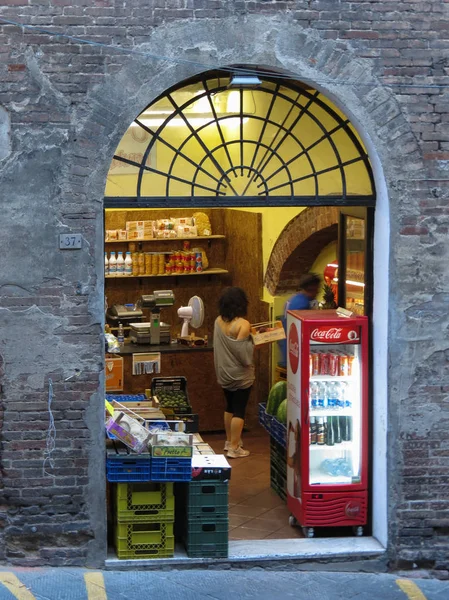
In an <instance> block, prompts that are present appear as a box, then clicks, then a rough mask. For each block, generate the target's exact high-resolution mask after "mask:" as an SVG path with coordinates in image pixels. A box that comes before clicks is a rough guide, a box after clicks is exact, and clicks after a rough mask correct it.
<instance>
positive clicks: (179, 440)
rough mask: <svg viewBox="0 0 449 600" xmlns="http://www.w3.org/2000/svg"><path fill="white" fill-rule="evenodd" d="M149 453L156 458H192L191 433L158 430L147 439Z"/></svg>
mask: <svg viewBox="0 0 449 600" xmlns="http://www.w3.org/2000/svg"><path fill="white" fill-rule="evenodd" d="M149 443H150V451H151V455H152V456H153V457H156V458H192V454H193V435H192V434H191V433H181V432H178V431H162V432H160V431H158V432H155V433H152V435H151V438H150V440H149Z"/></svg>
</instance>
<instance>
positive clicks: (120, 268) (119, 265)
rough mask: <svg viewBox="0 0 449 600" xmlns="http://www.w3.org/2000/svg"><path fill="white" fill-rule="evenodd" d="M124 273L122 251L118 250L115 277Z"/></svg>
mask: <svg viewBox="0 0 449 600" xmlns="http://www.w3.org/2000/svg"><path fill="white" fill-rule="evenodd" d="M124 274H125V259H124V258H123V252H119V253H118V256H117V277H122V276H123V275H124Z"/></svg>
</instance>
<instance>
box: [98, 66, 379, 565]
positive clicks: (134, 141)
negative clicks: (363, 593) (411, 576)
mask: <svg viewBox="0 0 449 600" xmlns="http://www.w3.org/2000/svg"><path fill="white" fill-rule="evenodd" d="M256 79H257V78H256ZM373 194H374V190H373V184H372V177H371V171H370V169H369V161H368V158H367V155H366V152H365V151H364V148H363V144H362V142H361V140H360V138H359V136H358V134H357V132H356V131H355V129H354V128H353V127H352V125H351V124H350V122H349V120H348V119H346V117H345V115H344V114H343V113H342V112H341V111H340V109H338V108H337V107H336V106H335V105H333V104H332V103H331V102H330V100H328V99H327V98H325V97H324V96H323V95H322V94H320V93H318V92H316V91H315V90H311V89H310V88H306V87H305V86H303V84H300V83H297V82H296V83H295V84H294V85H293V84H292V85H289V86H287V85H285V84H284V83H283V84H282V85H281V84H280V83H279V82H277V81H275V80H272V79H270V78H267V79H266V80H265V79H263V80H262V81H259V83H258V84H257V83H254V84H253V86H252V87H246V86H245V87H238V86H236V87H233V86H232V77H231V76H229V75H226V74H224V75H223V76H221V77H217V76H216V75H213V76H209V77H207V78H206V79H205V78H202V79H199V80H196V81H193V82H190V83H189V82H187V83H184V84H182V85H181V86H179V87H177V89H173V90H169V91H168V92H167V94H165V95H164V96H163V97H161V98H160V99H158V100H156V101H155V102H154V103H153V104H152V105H151V106H149V107H147V108H146V109H145V110H144V111H143V113H142V114H141V115H140V116H139V117H138V118H136V120H135V121H134V122H133V123H132V124H131V126H130V127H129V129H128V130H127V132H126V133H125V135H124V136H123V138H122V140H121V142H120V144H119V146H118V148H117V150H116V153H115V155H114V159H113V161H112V164H111V168H110V170H109V174H108V177H107V183H106V190H105V217H104V228H105V311H106V312H105V321H106V331H107V333H110V334H112V335H113V336H114V337H115V339H116V340H117V342H118V345H119V348H118V349H117V348H115V351H113V352H110V349H111V348H110V347H108V346H107V345H106V369H105V372H106V394H107V399H108V400H110V401H111V402H112V401H119V402H120V403H123V406H126V407H129V406H130V405H131V403H132V402H133V401H136V400H139V402H137V403H136V404H135V405H134V406H135V410H136V411H137V412H139V410H138V408H137V406H138V405H141V404H142V403H143V404H142V406H143V409H142V410H143V413H142V414H143V415H144V416H145V409H146V401H147V400H150V399H151V397H152V396H153V395H156V394H154V392H155V389H156V388H155V385H157V384H154V383H153V380H154V381H155V382H157V381H158V380H164V379H166V380H168V381H170V380H172V381H174V380H178V379H179V378H181V380H182V381H183V382H184V383H182V384H181V387H182V389H183V390H184V392H187V398H188V404H187V405H188V410H189V412H188V413H186V412H185V411H184V406H183V405H182V401H180V405H178V406H175V407H173V406H171V407H168V410H164V406H163V402H164V396H163V393H162V396H161V395H160V396H159V398H158V400H159V403H160V404H159V405H158V409H159V411H160V412H159V413H158V414H159V415H160V414H161V412H162V413H163V414H164V417H166V418H167V420H170V419H172V418H173V419H174V420H176V419H183V421H181V422H183V423H185V424H184V426H183V427H184V431H185V432H188V433H190V432H191V433H195V434H197V436H198V437H197V439H196V441H194V453H195V452H199V453H205V454H207V453H208V452H210V453H211V454H212V453H215V455H218V456H219V455H223V454H224V452H223V448H224V442H225V435H224V426H223V409H224V398H223V392H222V390H221V389H220V388H219V386H218V384H217V383H216V378H215V372H214V361H213V326H214V321H215V319H216V317H217V315H218V308H217V304H218V299H219V297H220V294H221V293H222V291H223V290H224V288H225V287H227V286H239V287H242V288H243V289H244V290H245V292H246V294H247V296H248V300H249V309H248V320H249V321H250V323H251V324H273V323H274V322H276V321H277V320H278V319H279V318H281V317H282V316H283V311H284V305H285V302H286V300H287V299H288V298H289V297H291V296H292V294H294V293H296V292H297V291H298V288H297V285H298V281H299V278H300V276H301V275H303V274H304V273H307V272H311V273H317V274H318V275H320V277H321V278H322V286H321V288H320V291H319V294H318V296H317V298H316V300H317V302H318V305H319V307H320V308H323V309H331V308H336V307H337V306H343V307H345V308H347V309H348V310H350V311H351V312H352V313H354V314H359V315H363V314H368V315H369V313H370V309H371V308H370V303H371V284H370V282H371V275H370V264H371V262H370V261H371V252H370V244H371V238H372V231H371V220H372V212H371V209H370V208H369V206H370V203H369V199H372V198H373ZM211 197H213V200H214V203H213V204H212V205H211V204H210V202H209V200H210V198H211ZM269 197H270V198H271V200H270V201H269V202H267V201H266V200H267V198H269ZM287 198H289V199H290V204H287V202H288V200H287ZM312 198H313V200H312ZM183 199H185V201H183ZM301 199H303V203H304V204H303V205H301ZM358 199H359V200H361V201H360V205H357V200H358ZM367 199H368V200H367ZM276 200H279V203H280V205H277V206H276ZM245 202H247V204H245ZM264 204H265V205H264ZM269 204H272V205H269ZM367 206H368V208H367ZM323 208H324V210H323ZM326 213H327V214H326ZM295 239H296V240H297V243H295V242H294V240H295ZM292 240H293V241H292ZM111 258H112V259H113V260H112V261H111ZM126 259H127V260H126ZM269 275H270V277H269ZM254 364H255V371H256V381H255V384H254V386H253V389H252V392H251V399H250V402H249V404H248V408H247V413H246V418H245V429H244V434H243V442H244V447H245V448H246V449H248V450H249V451H250V455H249V456H248V457H247V458H241V459H236V460H231V459H229V460H228V461H227V463H228V465H229V466H230V467H231V476H230V479H229V481H228V482H227V484H226V485H227V486H228V487H227V489H226V498H227V502H226V504H227V505H226V507H225V508H224V507H221V508H222V509H223V511H225V512H226V519H224V518H223V520H224V521H225V523H226V525H225V528H226V532H224V531H222V529H223V528H220V527H221V526H220V527H217V531H218V530H220V531H219V533H220V536H221V537H219V538H217V539H219V541H220V542H223V540H224V538H226V549H227V548H228V546H227V544H228V541H229V542H232V541H237V540H251V539H254V540H261V539H267V540H269V539H282V538H295V537H303V536H304V531H303V530H302V529H301V527H291V526H290V524H289V516H290V511H289V510H288V508H287V505H286V480H285V479H286V474H285V473H286V464H285V443H284V444H283V440H282V435H283V433H282V425H283V426H284V429H285V423H281V427H280V429H279V430H278V431H277V433H276V435H274V434H272V433H271V432H268V431H267V430H266V428H265V427H264V416H262V415H261V410H264V408H263V407H264V406H265V404H266V402H267V399H268V397H269V394H270V390H271V389H272V388H273V386H274V385H275V384H277V383H278V382H280V381H285V380H286V355H285V345H284V344H283V343H282V342H274V343H267V344H261V345H260V346H259V347H258V348H257V352H255V359H254ZM178 383H179V382H178ZM176 385H177V384H176ZM183 386H184V387H183ZM158 389H159V392H161V390H162V388H158ZM181 395H182V394H181ZM185 396H186V394H184V397H185ZM161 397H162V400H161ZM178 400H179V399H178ZM161 402H162V404H161ZM130 414H134V413H130ZM187 423H188V424H187ZM279 436H280V437H279ZM111 437H112V438H113V436H108V437H107V441H106V444H107V453H108V454H107V456H108V457H111V456H112V454H111V453H113V452H117V447H116V446H117V444H120V441H119V440H117V439H115V440H114V439H111ZM284 442H285V440H284ZM113 446H114V448H113ZM195 448H196V450H195ZM126 452H127V453H128V455H127V457H128V459H129V456H130V455H131V458H132V452H131V454H130V450H129V449H128V450H126ZM134 458H135V459H136V461H138V460H139V458H137V457H136V456H134ZM153 461H154V458H153ZM108 464H109V463H108ZM217 464H218V463H217ZM141 465H143V463H141ZM108 468H109V467H108ZM141 468H142V469H143V466H142V467H141ZM217 472H218V471H217ZM224 479H226V476H224ZM118 481H119V482H128V481H131V482H133V483H132V485H133V486H135V485H137V486H138V485H141V486H142V490H143V491H142V494H143V493H144V491H145V489H148V490H150V488H151V485H150V484H144V483H137V484H136V482H144V481H147V480H146V479H144V478H140V479H139V478H136V479H134V480H133V479H129V480H128V479H126V478H125V479H124V480H121V479H114V477H111V478H109V477H108V506H109V512H108V521H109V523H108V535H109V542H110V545H111V547H114V546H115V547H117V539H121V540H122V544H123V543H125V546H126V544H128V546H126V548H127V549H128V550H129V552H128V553H127V552H126V551H125V552H123V551H122V553H121V555H120V554H119V553H118V556H119V558H123V557H128V558H138V557H144V558H150V557H152V554H153V557H155V558H157V557H169V556H172V555H173V554H170V552H168V553H164V552H161V553H159V550H158V546H157V543H154V544H153V545H151V544H150V546H151V548H153V550H147V547H146V546H145V543H144V542H142V540H144V541H145V542H146V541H148V540H149V539H150V538H145V536H144V535H143V534H144V533H145V534H146V535H150V537H151V534H150V533H148V532H149V531H153V530H156V529H157V527H159V529H160V526H159V525H158V526H156V525H154V521H151V519H150V521H151V522H152V525H151V527H150V526H146V525H144V520H143V517H142V518H141V520H140V521H139V519H138V520H137V523H140V525H135V524H134V525H133V526H132V527H133V533H132V534H131V533H130V529H126V527H125V526H124V525H122V524H120V519H118V521H117V518H116V517H115V516H114V515H115V512H116V511H118V508H117V506H119V505H120V502H121V500H120V497H119V496H120V494H121V493H122V492H123V489H125V488H123V489H121V491H120V492H119V491H117V490H118V487H117V489H116V487H115V486H123V485H124V483H119V484H117V483H116V482H118ZM164 481H168V480H164ZM174 481H175V483H174V490H175V509H174V511H175V514H176V511H179V510H180V508H181V506H182V505H183V504H185V503H186V502H187V504H188V501H186V500H185V496H183V495H182V494H185V493H186V492H185V491H181V492H178V493H177V494H176V488H177V486H179V484H178V483H176V481H177V480H176V479H175V480H174ZM126 485H128V488H130V487H131V484H130V483H127V484H126ZM145 485H150V487H148V488H145ZM163 485H164V484H163ZM167 485H169V484H167ZM136 489H137V492H135V493H136V497H137V495H138V493H139V491H138V490H139V489H140V488H137V487H136ZM151 489H153V488H151ZM123 493H127V494H128V495H127V498H128V499H127V502H128V508H129V506H130V502H131V500H130V495H131V492H130V491H129V490H128V491H127V492H123ZM132 493H133V494H134V492H132ZM149 493H154V492H153V491H151V492H149ZM189 493H190V492H187V494H189ZM141 502H142V506H143V507H148V506H150V505H151V506H152V505H153V501H151V502H150V501H147V500H145V501H143V500H142V499H141ZM137 512H138V511H136V514H137ZM144 512H145V511H141V513H142V515H143V514H144ZM222 515H224V512H222ZM184 518H185V517H183V516H181V517H180V519H179V521H180V522H181V521H182V520H184ZM189 519H190V517H189ZM189 522H190V520H189ZM217 523H221V521H220V519H218V521H217ZM128 527H131V526H130V525H129V526H128ZM139 528H140V529H139ZM159 529H157V531H158V532H159ZM162 529H163V531H164V532H165V531H166V524H164V526H163V528H162ZM176 530H177V523H176V521H175V522H174V537H175V539H176V542H177V543H178V542H179V539H182V538H183V535H182V533H181V534H179V536H178V537H177V534H176ZM139 531H142V536H141V538H139ZM118 532H120V533H118ZM124 532H125V533H124ZM126 532H128V533H126ZM134 532H135V533H134ZM217 535H218V533H217ZM318 535H324V536H332V535H336V533H335V532H333V531H332V530H326V531H323V533H322V534H318ZM126 536H128V541H127V542H123V539H125V538H126ZM130 536H131V537H132V536H134V537H135V540H137V541H136V542H135V543H134V542H133V543H134V545H133V546H132V547H133V548H137V550H132V551H131V550H130V546H129V544H130V542H129V540H130V539H131V537H130ZM133 539H134V538H133ZM151 539H152V538H151ZM192 539H193V534H192ZM139 540H140V545H139V543H138V542H139ZM215 543H216V545H217V542H216V540H215ZM142 544H143V545H142ZM150 546H149V547H150ZM219 546H220V544H218V547H219ZM122 548H123V546H122ZM154 548H155V549H154ZM176 548H177V549H178V551H179V544H178V545H177V546H176ZM186 548H187V554H188V555H189V556H201V554H195V552H194V551H193V550H192V552H189V546H188V545H186ZM139 549H140V550H139ZM125 550H126V549H125ZM181 552H182V550H181ZM202 556H206V557H207V556H212V557H219V556H224V555H223V554H208V553H207V552H205V553H204V554H203V555H202Z"/></svg>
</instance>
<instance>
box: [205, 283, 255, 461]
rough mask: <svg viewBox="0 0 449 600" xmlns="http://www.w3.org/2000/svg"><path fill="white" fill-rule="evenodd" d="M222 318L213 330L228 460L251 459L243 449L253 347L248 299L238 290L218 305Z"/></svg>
mask: <svg viewBox="0 0 449 600" xmlns="http://www.w3.org/2000/svg"><path fill="white" fill-rule="evenodd" d="M218 308H219V312H220V316H219V317H217V319H216V321H215V327H214V361H215V373H216V375H217V381H218V384H219V385H221V387H222V388H223V392H224V395H225V399H226V408H225V413H224V425H225V430H226V443H225V447H224V449H225V452H226V451H227V452H228V457H229V458H243V457H245V456H248V455H249V452H248V450H244V449H243V447H242V440H241V436H242V430H243V424H244V422H245V410H246V405H247V403H248V399H249V395H250V392H251V387H252V385H253V383H254V379H255V377H254V364H253V352H254V346H253V343H252V340H251V338H250V335H249V333H250V324H249V321H247V320H246V318H245V317H246V315H247V310H248V298H247V297H246V294H245V292H244V291H243V290H242V289H241V288H239V287H230V288H227V289H226V290H225V291H224V292H223V294H222V296H221V298H220V300H219V303H218Z"/></svg>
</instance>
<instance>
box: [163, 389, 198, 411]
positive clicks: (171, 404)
mask: <svg viewBox="0 0 449 600" xmlns="http://www.w3.org/2000/svg"><path fill="white" fill-rule="evenodd" d="M157 399H158V400H159V403H160V406H161V408H173V409H174V410H176V409H189V408H190V406H189V402H188V400H187V396H186V394H185V392H183V391H182V390H178V391H176V390H163V389H162V390H158V392H157Z"/></svg>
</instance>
